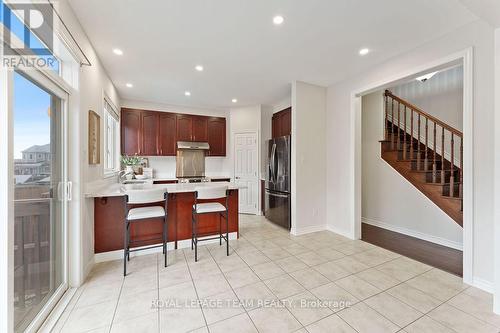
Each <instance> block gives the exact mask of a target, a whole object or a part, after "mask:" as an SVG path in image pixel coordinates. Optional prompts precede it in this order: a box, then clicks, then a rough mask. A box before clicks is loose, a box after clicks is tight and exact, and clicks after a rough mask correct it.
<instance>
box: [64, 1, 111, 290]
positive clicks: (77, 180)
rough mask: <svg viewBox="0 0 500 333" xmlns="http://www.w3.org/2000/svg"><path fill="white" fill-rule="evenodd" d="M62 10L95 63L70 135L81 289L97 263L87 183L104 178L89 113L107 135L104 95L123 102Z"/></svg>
mask: <svg viewBox="0 0 500 333" xmlns="http://www.w3.org/2000/svg"><path fill="white" fill-rule="evenodd" d="M58 11H59V13H60V15H61V17H62V18H63V20H64V22H65V23H66V25H67V26H68V28H69V30H70V31H71V33H72V34H73V36H74V37H75V39H76V40H77V41H78V43H79V45H80V47H81V48H82V50H83V52H84V53H85V55H86V56H87V57H88V58H89V60H90V62H91V63H92V66H82V67H81V68H80V73H79V84H78V86H79V87H78V90H77V91H76V92H75V93H74V94H72V95H71V96H70V120H69V122H70V124H69V130H68V133H69V136H70V147H69V151H70V156H69V159H70V171H69V176H70V180H71V181H72V182H73V200H72V202H71V203H70V209H69V211H70V220H69V233H70V235H69V242H68V243H69V246H70V249H69V257H70V280H69V283H70V286H79V285H80V284H81V283H83V281H84V279H85V277H86V275H87V274H88V272H89V270H90V269H91V267H92V265H93V262H94V207H93V200H89V199H84V198H83V191H84V187H85V185H86V183H88V182H92V181H97V180H100V179H102V177H103V164H100V165H95V166H92V165H89V164H88V154H87V135H88V133H87V129H88V111H89V110H93V111H95V112H96V113H98V114H99V115H100V116H101V133H103V126H104V125H103V121H102V119H103V118H102V115H103V100H104V94H106V95H107V96H108V97H109V98H110V99H111V101H112V102H113V103H114V104H115V105H117V106H119V105H120V100H119V97H118V93H117V91H116V89H115V87H114V86H113V83H112V82H111V80H110V79H109V76H108V75H107V73H106V71H105V69H104V68H103V67H102V65H101V63H100V61H99V58H98V57H97V54H96V53H95V51H94V49H93V47H92V44H91V43H90V41H89V40H88V38H87V36H86V35H85V32H84V31H83V29H82V27H81V26H80V24H79V22H78V20H77V18H76V16H75V15H74V13H73V11H72V9H71V7H70V6H69V5H68V3H67V1H66V0H63V1H59V2H58ZM102 145H103V142H102V140H101V154H104V149H102V148H103V147H102ZM103 160H104V159H103V155H101V161H103ZM75 164H78V165H75Z"/></svg>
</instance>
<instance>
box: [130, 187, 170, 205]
mask: <svg viewBox="0 0 500 333" xmlns="http://www.w3.org/2000/svg"><path fill="white" fill-rule="evenodd" d="M126 194H127V196H126V198H127V204H130V205H137V204H147V203H154V202H160V201H165V199H166V195H167V191H166V190H165V189H164V188H160V189H147V190H128V191H127V192H126Z"/></svg>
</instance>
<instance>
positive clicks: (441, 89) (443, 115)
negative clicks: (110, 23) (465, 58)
mask: <svg viewBox="0 0 500 333" xmlns="http://www.w3.org/2000/svg"><path fill="white" fill-rule="evenodd" d="M463 74H464V71H463V66H456V67H453V68H450V69H447V70H444V71H442V72H439V73H437V74H436V75H434V76H433V77H432V78H431V79H429V80H427V81H425V82H421V81H417V80H411V81H410V82H407V83H404V84H400V85H398V86H396V87H392V88H389V90H391V91H392V93H393V94H394V95H396V96H398V97H401V98H402V99H404V100H406V101H408V102H410V103H411V104H413V105H415V106H417V107H419V108H420V109H422V110H424V111H425V112H427V113H428V114H430V115H432V116H434V117H436V118H438V119H439V120H442V121H444V122H445V123H447V124H448V125H450V126H452V127H453V128H456V129H457V130H459V131H462V128H463V125H462V120H463V119H462V109H463V88H464V82H463Z"/></svg>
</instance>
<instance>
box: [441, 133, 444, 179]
mask: <svg viewBox="0 0 500 333" xmlns="http://www.w3.org/2000/svg"><path fill="white" fill-rule="evenodd" d="M441 184H442V185H444V127H442V126H441Z"/></svg>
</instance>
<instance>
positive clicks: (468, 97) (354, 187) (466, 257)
mask: <svg viewBox="0 0 500 333" xmlns="http://www.w3.org/2000/svg"><path fill="white" fill-rule="evenodd" d="M460 61H461V62H463V68H464V73H463V75H464V85H463V89H464V93H463V99H464V100H463V134H464V175H463V181H464V189H465V191H464V210H463V229H464V233H463V242H464V243H463V248H464V250H463V252H464V254H463V273H464V274H463V280H464V282H465V283H467V284H472V281H473V252H474V228H473V227H474V211H473V210H474V178H473V177H474V154H473V153H474V152H473V138H474V129H473V118H474V114H473V112H474V108H473V93H474V90H473V79H474V77H473V69H474V68H473V48H472V47H470V48H468V49H465V50H462V51H460V52H457V53H454V54H450V55H449V56H446V57H444V58H441V59H437V60H435V61H432V62H430V63H427V64H423V65H420V66H417V67H415V68H413V69H410V70H407V71H404V72H401V73H399V74H395V75H392V76H389V77H387V78H382V79H381V80H379V81H376V82H372V83H371V84H368V85H366V86H365V87H364V88H361V89H358V90H355V91H352V93H351V110H350V114H351V117H350V119H351V121H350V130H351V147H350V148H351V155H350V165H351V170H353V172H352V173H351V174H350V176H349V178H350V179H349V182H350V187H351V198H352V199H351V206H350V207H349V209H350V229H351V230H350V238H353V239H359V238H360V237H361V233H360V230H361V185H360V182H361V172H360V169H361V97H362V96H363V95H366V94H369V93H372V92H375V91H377V90H383V89H385V88H387V87H389V86H390V85H391V84H394V83H395V82H398V81H401V80H403V79H406V78H409V77H416V76H418V75H420V74H423V73H425V72H428V71H429V70H432V69H437V68H442V67H443V66H447V65H449V64H451V63H457V62H460ZM499 307H500V306H499Z"/></svg>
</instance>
